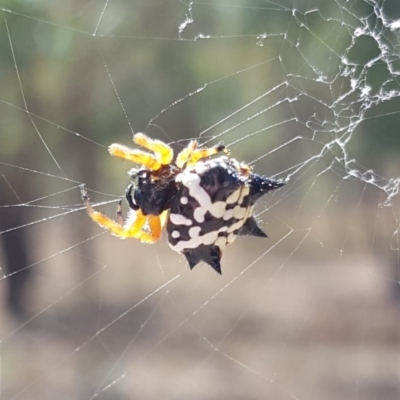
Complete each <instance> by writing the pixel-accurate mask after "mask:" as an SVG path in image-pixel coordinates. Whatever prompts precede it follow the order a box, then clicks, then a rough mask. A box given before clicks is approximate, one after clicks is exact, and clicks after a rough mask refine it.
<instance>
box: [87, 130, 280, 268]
mask: <svg viewBox="0 0 400 400" xmlns="http://www.w3.org/2000/svg"><path fill="white" fill-rule="evenodd" d="M134 141H135V143H136V144H138V145H139V146H142V147H144V148H146V149H147V150H150V151H151V152H152V153H148V152H144V151H142V150H139V149H131V148H129V147H126V146H123V145H120V144H112V145H111V146H110V147H109V151H110V154H111V155H113V156H116V157H121V158H124V159H126V160H129V161H132V162H135V163H138V164H142V166H141V167H140V168H139V169H132V170H131V171H130V172H129V174H130V176H131V183H130V184H129V185H128V187H127V189H126V199H127V201H128V204H129V207H130V211H129V213H128V217H127V219H126V221H125V223H124V221H123V218H122V214H121V207H120V205H119V207H118V212H117V221H114V220H112V219H110V218H108V217H107V216H105V215H104V214H102V213H100V212H98V211H95V210H94V209H93V208H92V206H91V204H90V202H89V198H88V196H87V193H86V189H85V187H84V186H82V187H81V192H82V198H83V201H84V203H85V205H86V208H87V211H88V214H89V216H90V217H91V218H92V220H93V221H95V222H96V223H97V224H99V225H100V226H102V227H103V228H105V229H107V230H109V231H110V232H111V233H112V234H114V235H115V236H118V237H120V238H121V239H126V238H136V239H139V240H140V241H142V242H145V243H154V242H156V241H158V240H159V239H160V236H161V230H162V228H163V227H164V226H165V224H166V228H167V232H168V242H169V245H170V247H171V248H172V249H173V250H175V251H177V252H179V253H182V254H183V255H184V256H185V257H186V259H187V261H188V263H189V267H190V269H192V268H193V267H194V266H195V265H197V264H198V263H199V262H200V261H204V262H206V263H207V264H209V265H210V266H211V267H212V268H213V269H214V270H215V271H217V272H218V273H219V274H221V264H220V260H221V256H222V253H223V251H224V249H225V247H226V246H227V245H228V244H230V243H232V242H233V241H234V240H235V239H236V237H237V236H238V235H239V236H240V235H252V236H258V237H267V235H266V233H265V232H264V231H262V230H261V229H260V227H259V226H258V225H257V222H256V220H255V219H254V217H253V211H254V204H255V202H256V201H257V200H258V199H259V198H260V197H261V196H263V195H264V194H266V193H267V192H269V191H271V190H274V189H278V188H280V187H282V186H283V185H284V182H283V181H280V180H273V179H270V178H266V177H263V176H260V175H257V174H254V173H252V172H251V170H250V168H249V167H248V166H247V165H246V164H244V163H240V162H238V161H237V160H235V159H234V158H230V157H229V156H228V155H227V154H228V151H227V149H226V148H225V146H224V145H223V144H221V143H220V144H218V145H216V146H214V147H209V148H199V147H198V143H197V141H191V142H190V143H189V144H188V146H187V147H185V148H184V149H183V150H182V151H181V152H180V153H179V154H178V155H177V157H176V160H175V162H174V163H173V150H172V149H171V147H170V146H169V145H167V144H166V143H164V142H162V141H160V140H153V139H150V138H149V137H147V136H146V135H144V134H142V133H137V134H135V135H134ZM216 154H221V155H220V156H219V157H215V158H210V157H211V156H213V155H216Z"/></svg>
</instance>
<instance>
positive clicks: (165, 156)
mask: <svg viewBox="0 0 400 400" xmlns="http://www.w3.org/2000/svg"><path fill="white" fill-rule="evenodd" d="M133 140H134V142H135V143H136V144H137V145H139V146H142V147H144V148H145V149H147V150H150V151H152V152H153V153H154V154H155V156H156V158H157V160H158V162H159V163H160V164H162V165H167V164H170V163H171V161H172V159H173V157H174V152H173V151H172V149H171V147H170V146H168V145H167V144H166V143H164V142H162V141H161V140H156V139H150V138H149V137H148V136H146V135H145V134H144V133H136V134H135V135H134V136H133Z"/></svg>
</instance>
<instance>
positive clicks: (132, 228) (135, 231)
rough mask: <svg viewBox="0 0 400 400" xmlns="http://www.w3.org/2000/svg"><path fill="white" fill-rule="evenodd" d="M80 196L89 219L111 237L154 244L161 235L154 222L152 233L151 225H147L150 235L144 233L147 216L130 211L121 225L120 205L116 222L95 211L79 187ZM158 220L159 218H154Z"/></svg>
mask: <svg viewBox="0 0 400 400" xmlns="http://www.w3.org/2000/svg"><path fill="white" fill-rule="evenodd" d="M81 194H82V199H83V202H84V204H85V206H86V209H87V213H88V215H89V217H90V218H91V219H92V220H93V221H94V222H96V223H97V224H98V225H100V226H101V227H102V228H104V229H107V230H108V231H109V232H111V233H112V234H113V235H115V236H117V237H119V238H121V239H128V238H135V239H139V240H140V241H142V242H144V243H155V242H157V241H158V240H159V238H160V234H161V228H160V229H159V230H158V232H157V229H156V222H153V225H154V230H155V231H154V233H153V231H152V228H151V225H150V223H149V227H150V229H151V233H149V232H146V231H144V230H143V229H142V228H143V226H144V225H145V224H146V221H147V218H148V216H145V215H143V214H142V212H141V211H140V210H138V211H133V210H132V211H131V213H132V214H131V217H130V218H129V219H128V220H127V222H126V223H125V225H122V222H123V219H122V215H121V211H120V205H119V207H118V210H117V221H114V220H112V219H111V218H109V217H107V216H106V215H104V214H102V213H101V212H98V211H95V210H94V209H93V207H92V205H91V204H90V201H89V197H88V196H87V192H86V188H85V187H84V186H81ZM155 218H158V220H159V217H155Z"/></svg>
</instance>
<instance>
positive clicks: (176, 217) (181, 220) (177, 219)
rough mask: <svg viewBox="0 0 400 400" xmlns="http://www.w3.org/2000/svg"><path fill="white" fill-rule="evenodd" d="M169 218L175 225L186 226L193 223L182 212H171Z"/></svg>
mask: <svg viewBox="0 0 400 400" xmlns="http://www.w3.org/2000/svg"><path fill="white" fill-rule="evenodd" d="M169 219H170V221H171V222H172V223H173V224H174V225H186V226H190V225H192V221H191V220H190V219H189V218H186V217H185V216H183V215H181V214H173V213H171V214H169Z"/></svg>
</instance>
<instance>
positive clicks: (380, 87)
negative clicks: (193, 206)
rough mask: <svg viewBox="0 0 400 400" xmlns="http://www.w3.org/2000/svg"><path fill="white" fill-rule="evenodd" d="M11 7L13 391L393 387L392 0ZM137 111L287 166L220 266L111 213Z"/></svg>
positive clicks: (7, 22)
mask: <svg viewBox="0 0 400 400" xmlns="http://www.w3.org/2000/svg"><path fill="white" fill-rule="evenodd" d="M0 11H1V18H0V21H1V22H0V32H1V36H0V37H1V39H0V46H1V47H0V54H1V57H0V82H1V84H0V87H1V92H0V115H1V118H0V138H1V143H2V146H1V148H0V193H1V195H0V199H1V202H0V213H1V214H0V215H1V217H0V239H1V240H0V243H1V245H0V249H1V253H0V285H1V289H0V293H1V298H0V300H1V303H0V327H1V328H0V399H1V400H8V399H18V400H19V399H42V400H44V399H52V400H53V399H54V398H66V399H94V398H96V399H97V398H100V399H132V398H140V399H147V398H148V399H154V398H166V399H187V398H201V399H215V398H229V399H265V398H268V399H327V400H329V399H338V398H344V399H378V398H379V399H387V400H391V399H398V398H399V396H400V383H399V382H400V370H399V363H398V361H399V355H400V354H399V340H400V336H399V332H400V330H399V321H400V315H399V309H398V300H399V293H400V292H399V276H400V270H399V243H398V240H399V237H398V229H399V196H398V192H399V184H400V178H399V176H400V175H399V167H400V162H399V157H398V154H399V150H400V136H399V133H398V132H397V128H398V125H399V118H400V115H399V111H398V110H399V99H400V97H399V94H400V82H399V73H400V61H399V48H400V47H399V34H400V33H399V32H400V8H399V6H398V4H397V3H396V1H394V0H393V1H373V0H354V1H344V0H343V1H338V0H337V1H330V2H327V1H323V0H320V1H316V0H315V1H311V0H310V1H296V0H292V1H283V0H282V1H278V2H268V1H255V0H254V1H249V0H246V1H240V0H237V1H234V0H233V1H232V0H230V1H208V2H197V1H196V2H190V3H185V2H183V1H180V2H178V1H177V2H165V1H161V0H156V1H152V2H148V1H145V0H142V1H139V0H138V1H134V2H123V1H118V0H105V1H73V0H67V1H63V2H54V1H42V2H35V1H22V0H21V1H15V0H14V1H5V0H3V1H2V2H1V5H0ZM138 131H141V132H146V133H147V134H148V135H149V136H151V137H154V138H159V139H161V140H163V141H166V142H168V143H170V144H171V146H172V147H173V148H174V150H175V151H179V149H181V148H182V147H183V146H185V144H186V143H187V141H188V140H189V139H193V138H195V139H198V140H199V141H200V142H201V143H202V144H208V145H211V144H215V143H218V142H219V141H220V140H223V141H224V143H225V144H226V145H227V146H228V147H229V148H230V150H231V153H232V156H234V157H235V158H237V159H239V160H245V161H246V162H248V163H249V164H250V165H251V166H252V167H253V170H254V171H255V172H257V173H260V174H265V175H267V176H270V177H274V178H282V179H286V180H287V185H286V186H285V187H284V188H283V189H281V190H279V191H277V192H276V193H273V194H268V195H267V196H265V197H264V198H263V199H262V200H260V201H259V203H257V208H256V211H257V218H258V219H259V220H260V221H261V224H260V225H261V226H262V228H263V229H265V230H266V231H267V232H268V235H269V239H266V240H262V239H257V238H250V237H243V238H242V237H241V238H238V239H237V240H236V242H235V243H234V244H233V245H231V246H229V247H228V248H227V249H226V251H225V253H224V255H223V258H222V268H223V275H222V276H217V275H216V274H215V272H214V271H212V270H211V268H209V267H207V266H206V265H199V266H197V267H196V268H195V269H194V270H193V271H189V270H188V268H187V265H186V262H185V260H184V258H183V257H182V256H180V255H179V254H176V253H174V252H172V251H171V250H170V249H169V248H168V245H167V243H166V240H165V234H164V237H163V240H161V241H160V243H158V244H156V245H152V246H147V245H143V244H141V243H138V242H137V241H135V240H131V241H122V240H119V239H117V238H115V237H112V236H111V235H109V234H108V233H105V232H102V231H101V229H99V228H98V227H97V226H95V225H94V224H93V223H92V221H91V220H90V219H89V218H88V217H87V215H86V211H85V209H84V207H83V205H82V201H81V199H80V193H79V185H80V184H81V183H85V184H86V185H87V188H88V190H89V195H90V197H91V201H92V203H93V204H94V206H95V207H96V209H99V210H101V211H102V212H104V213H106V214H107V215H110V216H111V215H114V213H115V209H116V201H117V200H118V199H119V198H120V197H121V195H122V194H123V192H124V189H125V186H126V184H127V183H128V176H127V174H126V172H127V171H128V170H129V169H130V168H131V167H132V166H131V165H130V164H129V163H127V162H124V161H121V160H117V159H115V158H112V157H109V155H108V152H107V147H108V145H109V144H111V143H115V142H117V143H122V144H125V145H128V146H129V145H130V144H131V139H132V134H133V133H134V132H138ZM126 209H127V207H126V205H124V212H126Z"/></svg>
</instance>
